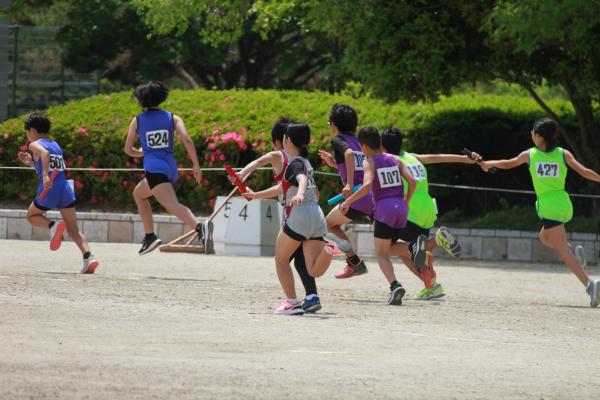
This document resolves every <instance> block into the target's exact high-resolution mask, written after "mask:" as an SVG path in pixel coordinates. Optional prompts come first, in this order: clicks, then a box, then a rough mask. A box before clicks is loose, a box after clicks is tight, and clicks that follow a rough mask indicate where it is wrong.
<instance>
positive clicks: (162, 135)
mask: <svg viewBox="0 0 600 400" xmlns="http://www.w3.org/2000/svg"><path fill="white" fill-rule="evenodd" d="M146 143H147V144H148V147H150V148H152V149H164V148H166V147H169V131H167V130H164V129H162V130H159V131H149V132H146Z"/></svg>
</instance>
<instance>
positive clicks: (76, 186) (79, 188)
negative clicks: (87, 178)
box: [75, 181, 83, 190]
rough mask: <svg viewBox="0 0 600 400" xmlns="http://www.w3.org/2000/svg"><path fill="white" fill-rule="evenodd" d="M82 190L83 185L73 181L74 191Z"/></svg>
mask: <svg viewBox="0 0 600 400" xmlns="http://www.w3.org/2000/svg"><path fill="white" fill-rule="evenodd" d="M82 188H83V183H82V182H81V181H75V189H76V190H81V189H82Z"/></svg>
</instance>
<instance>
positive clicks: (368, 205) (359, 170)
mask: <svg viewBox="0 0 600 400" xmlns="http://www.w3.org/2000/svg"><path fill="white" fill-rule="evenodd" d="M328 124H329V127H330V128H331V134H332V135H333V137H332V138H331V144H332V146H333V155H332V154H331V153H329V152H327V151H324V150H319V156H321V159H322V160H323V161H324V162H325V163H326V164H327V165H329V166H330V167H332V168H335V169H337V170H338V172H339V174H340V178H341V179H342V183H343V184H344V187H343V189H342V194H343V195H344V197H345V198H346V199H347V198H348V197H350V195H351V194H352V188H353V187H354V186H356V185H359V184H362V183H363V165H362V162H363V160H364V158H365V155H364V154H363V152H362V151H361V149H360V145H359V143H358V139H357V138H356V136H355V132H356V128H357V126H358V115H357V114H356V111H355V110H354V109H353V108H352V107H350V106H347V105H344V104H334V106H333V107H332V108H331V113H330V114H329V121H328ZM372 214H373V201H372V200H371V193H370V192H368V193H366V194H365V196H364V197H361V198H359V199H358V200H356V201H355V202H353V203H352V205H351V206H350V209H349V210H348V212H347V213H346V214H343V213H342V212H341V211H340V208H339V207H334V208H333V209H332V210H331V211H330V212H329V214H327V218H326V221H327V228H328V229H329V232H331V233H333V234H334V235H336V236H338V237H339V238H341V239H343V240H345V241H348V237H347V236H346V234H345V233H344V231H343V230H342V228H341V226H342V225H344V224H348V223H350V222H352V221H353V220H356V219H359V218H361V217H369V218H370V217H371V215H372ZM346 261H347V265H346V267H344V270H343V271H341V272H339V273H337V274H336V275H335V277H336V278H338V279H344V278H350V277H352V276H356V275H362V274H366V273H367V272H368V270H367V266H366V265H365V262H364V261H363V260H361V259H360V258H359V257H358V255H357V254H356V253H355V252H354V250H352V249H351V250H350V251H349V252H348V253H346Z"/></svg>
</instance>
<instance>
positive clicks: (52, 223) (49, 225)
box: [48, 221, 56, 229]
mask: <svg viewBox="0 0 600 400" xmlns="http://www.w3.org/2000/svg"><path fill="white" fill-rule="evenodd" d="M55 223H56V222H54V221H50V222H49V223H48V229H52V227H53V226H54V224H55Z"/></svg>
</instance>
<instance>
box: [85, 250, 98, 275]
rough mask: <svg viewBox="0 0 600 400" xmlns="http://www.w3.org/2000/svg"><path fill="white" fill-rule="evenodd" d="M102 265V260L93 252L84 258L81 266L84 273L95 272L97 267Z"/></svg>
mask: <svg viewBox="0 0 600 400" xmlns="http://www.w3.org/2000/svg"><path fill="white" fill-rule="evenodd" d="M99 265H100V261H98V260H97V259H96V257H94V255H93V254H90V256H89V257H88V258H87V259H86V258H84V259H83V266H82V267H81V273H82V274H93V273H94V271H95V270H96V268H98V266H99Z"/></svg>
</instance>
